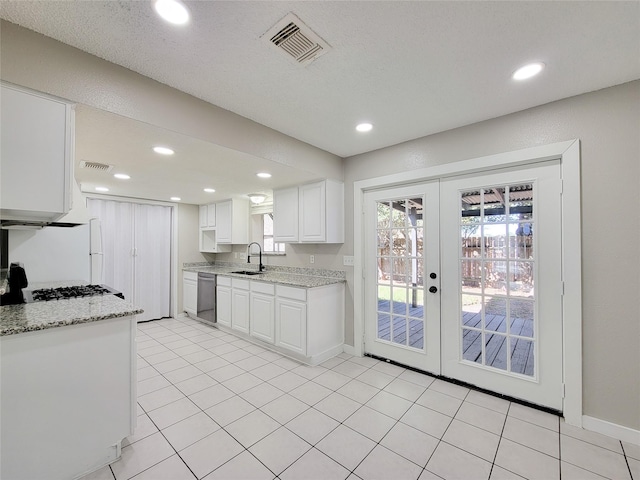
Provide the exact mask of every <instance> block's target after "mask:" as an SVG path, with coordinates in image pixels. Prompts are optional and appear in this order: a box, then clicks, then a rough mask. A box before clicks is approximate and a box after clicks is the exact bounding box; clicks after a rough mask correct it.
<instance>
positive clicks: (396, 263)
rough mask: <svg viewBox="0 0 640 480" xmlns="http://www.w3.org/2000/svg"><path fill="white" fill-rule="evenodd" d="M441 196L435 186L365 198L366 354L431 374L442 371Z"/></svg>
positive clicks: (406, 189) (378, 193) (407, 189)
mask: <svg viewBox="0 0 640 480" xmlns="http://www.w3.org/2000/svg"><path fill="white" fill-rule="evenodd" d="M438 197H439V194H438V182H437V181H434V182H428V183H425V184H421V185H416V186H408V187H400V188H392V189H386V190H379V191H373V192H368V193H366V194H365V198H364V201H365V212H366V219H365V222H366V229H367V232H368V234H367V240H366V242H367V244H366V255H365V262H366V264H365V272H366V274H365V275H366V278H367V280H368V282H367V289H366V293H365V302H366V304H365V305H366V306H365V315H366V318H367V324H366V327H365V346H366V352H367V353H370V354H373V355H376V356H380V357H383V358H389V359H393V360H395V361H397V362H399V363H402V364H404V365H411V366H415V367H416V368H420V369H422V370H427V371H431V372H438V371H439V369H440V296H439V295H438V294H437V290H438V285H439V281H440V280H439V270H440V267H439V261H440V260H439V233H438V229H439V221H438V214H439V210H438V202H439V198H438ZM432 277H435V278H432ZM429 288H431V289H432V290H433V289H435V292H436V293H431V292H429Z"/></svg>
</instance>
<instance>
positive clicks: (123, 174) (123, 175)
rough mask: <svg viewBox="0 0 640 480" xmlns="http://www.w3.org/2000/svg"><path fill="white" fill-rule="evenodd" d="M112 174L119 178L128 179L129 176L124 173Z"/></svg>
mask: <svg viewBox="0 0 640 480" xmlns="http://www.w3.org/2000/svg"><path fill="white" fill-rule="evenodd" d="M113 176H114V177H116V178H119V179H120V180H129V179H130V178H131V177H130V176H129V175H127V174H126V173H114V174H113Z"/></svg>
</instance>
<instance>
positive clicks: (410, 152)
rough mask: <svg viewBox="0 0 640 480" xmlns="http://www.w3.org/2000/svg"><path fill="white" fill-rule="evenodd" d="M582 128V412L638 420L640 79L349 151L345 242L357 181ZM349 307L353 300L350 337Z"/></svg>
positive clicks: (632, 423)
mask: <svg viewBox="0 0 640 480" xmlns="http://www.w3.org/2000/svg"><path fill="white" fill-rule="evenodd" d="M575 138H577V139H580V141H581V159H582V174H581V189H582V253H583V261H582V277H583V278H582V285H583V291H582V311H583V338H582V339H575V341H582V345H583V358H584V360H583V392H584V397H583V401H584V414H585V415H589V416H592V417H595V418H599V419H603V420H607V421H609V422H612V423H616V424H619V425H623V426H627V427H629V428H633V429H640V313H639V312H640V310H639V307H638V299H639V298H640V273H639V272H640V261H639V258H640V256H639V255H638V247H637V245H638V239H639V238H640V215H639V213H638V212H639V210H638V209H639V207H640V194H639V192H640V81H636V82H632V83H628V84H625V85H621V86H618V87H613V88H608V89H604V90H600V91H597V92H593V93H589V94H585V95H580V96H577V97H573V98H569V99H565V100H561V101H558V102H554V103H550V104H547V105H543V106H540V107H537V108H532V109H530V110H526V111H523V112H519V113H515V114H512V115H507V116H504V117H500V118H496V119H493V120H488V121H485V122H481V123H477V124H474V125H469V126H466V127H462V128H458V129H455V130H450V131H447V132H443V133H439V134H436V135H431V136H428V137H424V138H420V139H417V140H413V141H410V142H406V143H403V144H400V145H396V146H393V147H389V148H385V149H381V150H377V151H375V152H370V153H367V154H363V155H358V156H355V157H351V158H348V159H346V160H345V187H346V188H345V199H346V203H347V209H346V214H347V216H346V238H347V243H346V244H345V247H344V248H345V251H353V182H354V181H357V180H363V179H369V178H374V177H378V176H383V175H388V174H391V173H395V172H398V171H406V170H413V169H418V168H424V167H430V166H434V165H439V164H443V163H450V162H455V161H459V160H466V159H470V158H477V157H481V156H484V155H490V154H495V153H501V152H507V151H512V150H518V149H522V148H527V147H532V146H536V145H544V144H549V143H554V142H559V141H564V140H571V139H575ZM347 278H348V280H349V285H350V286H351V285H352V278H349V276H348V277H347ZM569 281H570V279H569ZM350 290H351V288H350V289H349V291H350ZM352 315H353V310H352V309H350V308H348V309H347V332H346V338H347V342H352V341H353V317H352Z"/></svg>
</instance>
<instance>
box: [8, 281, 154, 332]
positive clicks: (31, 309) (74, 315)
mask: <svg viewBox="0 0 640 480" xmlns="http://www.w3.org/2000/svg"><path fill="white" fill-rule="evenodd" d="M63 283H64V284H69V283H70V282H60V284H61V285H62V284H63ZM77 284H78V283H76V285H77ZM51 286H53V285H52V284H34V286H32V285H31V284H30V285H29V290H31V289H33V288H50V287H51ZM142 312H143V310H142V309H140V308H138V307H135V306H133V305H131V304H130V303H129V302H127V301H125V300H122V299H121V298H119V297H116V296H115V295H95V296H93V297H84V298H69V299H63V300H54V301H50V302H34V303H23V304H21V305H4V306H1V307H0V336H6V335H15V334H18V333H24V332H33V331H36V330H46V329H48V328H56V327H64V326H67V325H77V324H80V323H90V322H98V321H101V320H108V319H110V318H117V317H126V316H129V315H137V314H139V313H142Z"/></svg>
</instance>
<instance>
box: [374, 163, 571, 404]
mask: <svg viewBox="0 0 640 480" xmlns="http://www.w3.org/2000/svg"><path fill="white" fill-rule="evenodd" d="M364 206H365V229H366V230H365V231H366V245H365V282H364V285H365V352H366V353H370V354H373V355H377V356H380V357H384V358H388V359H391V360H394V361H396V362H398V363H401V364H404V365H408V366H411V367H415V368H418V369H420V370H424V371H428V372H431V373H434V374H438V375H443V376H445V377H450V378H454V379H457V380H461V381H464V382H467V383H469V384H473V385H476V386H479V387H482V388H486V389H488V390H491V391H494V392H497V393H502V394H505V395H510V396H513V397H516V398H521V399H524V400H526V401H529V402H532V403H536V404H540V405H544V406H547V407H550V408H554V409H557V410H562V397H563V395H562V271H561V265H562V262H561V260H562V258H561V199H560V166H559V162H549V163H545V164H537V165H535V166H527V167H520V168H513V169H509V170H494V171H490V172H486V173H483V174H474V175H467V176H457V177H451V178H447V179H441V180H433V181H429V182H425V183H423V184H420V185H411V186H406V187H398V188H392V189H385V190H379V191H371V192H367V193H365V196H364Z"/></svg>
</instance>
